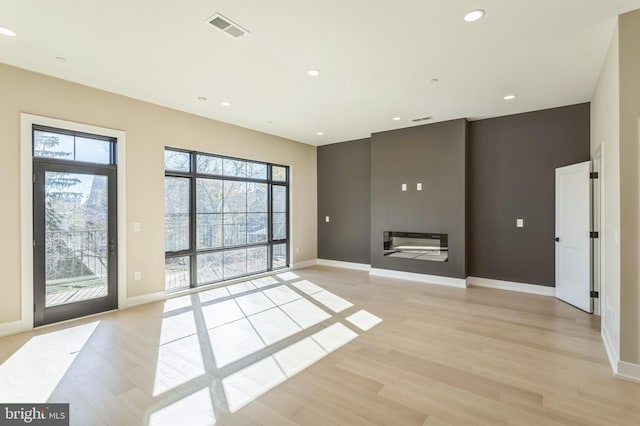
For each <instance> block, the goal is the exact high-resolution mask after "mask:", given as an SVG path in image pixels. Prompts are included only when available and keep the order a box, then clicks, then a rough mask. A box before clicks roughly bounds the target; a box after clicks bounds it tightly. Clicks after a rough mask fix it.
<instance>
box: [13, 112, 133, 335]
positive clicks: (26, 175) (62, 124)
mask: <svg viewBox="0 0 640 426" xmlns="http://www.w3.org/2000/svg"><path fill="white" fill-rule="evenodd" d="M33 125H40V126H46V127H53V128H58V129H65V130H71V131H74V132H80V133H88V134H94V135H102V136H107V137H111V138H114V139H116V146H117V149H116V164H117V172H116V176H117V178H116V180H117V206H118V207H117V219H116V223H117V227H118V231H117V235H118V238H117V241H118V247H117V250H118V256H117V264H118V275H117V279H118V308H122V307H124V306H125V302H126V298H127V263H126V260H127V251H126V247H127V245H126V241H127V226H126V211H127V210H126V200H127V198H126V132H123V131H121V130H114V129H108V128H104V127H97V126H92V125H88V124H82V123H76V122H72V121H66V120H60V119H55V118H50V117H42V116H38V115H32V114H26V113H20V211H21V214H20V241H21V243H20V254H21V256H20V264H21V295H22V304H21V319H20V321H21V331H27V330H31V329H33V328H34V322H33V321H34V312H33V310H34V308H33V307H34V303H33V300H34V295H33V286H34V283H33V268H34V258H33V148H32V144H33V139H32V138H33V132H32V129H33Z"/></svg>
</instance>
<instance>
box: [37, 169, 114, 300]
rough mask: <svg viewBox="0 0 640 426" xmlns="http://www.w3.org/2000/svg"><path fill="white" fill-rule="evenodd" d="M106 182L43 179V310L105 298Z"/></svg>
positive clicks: (80, 177) (59, 175) (79, 177)
mask: <svg viewBox="0 0 640 426" xmlns="http://www.w3.org/2000/svg"><path fill="white" fill-rule="evenodd" d="M107 220H108V182H107V176H99V175H89V174H77V173H64V172H52V171H47V172H46V173H45V289H46V291H45V295H46V300H45V307H50V306H56V305H61V304H65V303H71V302H78V301H81V300H87V299H94V298H98V297H104V296H106V295H107V293H108V291H107V284H108V255H109V239H108V222H107Z"/></svg>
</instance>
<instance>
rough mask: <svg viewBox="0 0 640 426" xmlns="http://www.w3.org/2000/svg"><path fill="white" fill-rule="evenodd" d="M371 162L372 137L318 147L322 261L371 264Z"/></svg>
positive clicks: (319, 221)
mask: <svg viewBox="0 0 640 426" xmlns="http://www.w3.org/2000/svg"><path fill="white" fill-rule="evenodd" d="M370 159H371V145H370V139H368V138H367V139H361V140H355V141H350V142H343V143H336V144H332V145H324V146H319V147H318V160H317V161H318V257H319V258H320V259H329V260H339V261H343V262H354V263H365V264H369V263H370V258H369V253H370V247H369V233H370V231H371V220H370V217H371V201H370V200H371V197H370V193H371V188H370V184H369V180H370ZM327 216H329V222H326V221H325V218H326V217H327Z"/></svg>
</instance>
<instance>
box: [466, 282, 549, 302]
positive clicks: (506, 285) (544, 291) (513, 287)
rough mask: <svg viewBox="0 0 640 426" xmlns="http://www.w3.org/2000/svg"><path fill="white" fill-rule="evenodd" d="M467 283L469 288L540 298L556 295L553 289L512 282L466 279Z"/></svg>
mask: <svg viewBox="0 0 640 426" xmlns="http://www.w3.org/2000/svg"><path fill="white" fill-rule="evenodd" d="M467 283H468V284H469V285H470V286H475V287H486V288H495V289H498V290H509V291H518V292H520V293H529V294H537V295H540V296H553V297H555V295H556V289H555V287H546V286H543V285H535V284H525V283H517V282H513V281H502V280H492V279H489V278H478V277H467Z"/></svg>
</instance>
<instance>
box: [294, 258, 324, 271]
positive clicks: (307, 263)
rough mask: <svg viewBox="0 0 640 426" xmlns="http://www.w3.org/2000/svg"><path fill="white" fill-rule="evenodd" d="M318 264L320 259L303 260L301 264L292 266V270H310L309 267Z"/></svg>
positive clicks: (297, 263)
mask: <svg viewBox="0 0 640 426" xmlns="http://www.w3.org/2000/svg"><path fill="white" fill-rule="evenodd" d="M317 264H318V259H311V260H303V261H301V262H296V263H294V264H293V265H291V269H292V270H293V269H302V268H308V267H309V266H314V265H317Z"/></svg>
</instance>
